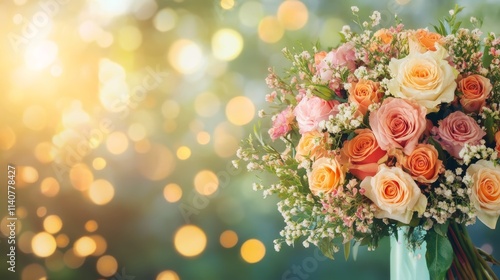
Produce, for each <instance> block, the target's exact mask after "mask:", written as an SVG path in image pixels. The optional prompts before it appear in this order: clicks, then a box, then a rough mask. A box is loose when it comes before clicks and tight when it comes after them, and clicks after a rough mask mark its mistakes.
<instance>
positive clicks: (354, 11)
mask: <svg viewBox="0 0 500 280" xmlns="http://www.w3.org/2000/svg"><path fill="white" fill-rule="evenodd" d="M351 11H352V12H353V13H357V12H359V8H358V7H357V6H352V7H351Z"/></svg>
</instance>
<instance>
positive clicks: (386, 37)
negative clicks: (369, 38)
mask: <svg viewBox="0 0 500 280" xmlns="http://www.w3.org/2000/svg"><path fill="white" fill-rule="evenodd" d="M373 38H375V39H376V41H375V42H372V43H371V45H370V50H371V51H375V50H376V49H378V48H382V47H384V46H387V45H389V44H390V43H391V42H392V38H393V36H392V33H391V32H390V31H389V30H388V29H385V28H382V29H379V30H377V32H375V33H374V34H373Z"/></svg>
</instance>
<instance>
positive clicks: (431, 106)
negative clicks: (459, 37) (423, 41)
mask: <svg viewBox="0 0 500 280" xmlns="http://www.w3.org/2000/svg"><path fill="white" fill-rule="evenodd" d="M446 57H447V53H446V51H445V50H444V49H443V48H442V47H438V49H437V50H436V51H427V52H424V53H419V52H410V54H409V55H408V56H406V57H405V58H402V59H395V58H393V59H392V60H391V62H389V71H390V72H391V75H392V77H393V78H392V79H391V80H390V81H389V84H388V89H389V92H390V93H391V94H392V95H394V96H396V97H399V98H404V99H412V100H414V101H415V102H417V103H418V104H420V105H422V106H423V107H425V108H427V112H428V113H431V112H437V111H438V110H439V105H440V104H441V103H443V102H447V103H449V102H452V101H453V100H454V98H455V89H456V88H457V83H456V82H455V79H456V77H457V75H458V71H457V70H456V69H455V68H453V67H452V66H450V64H449V63H448V61H446V60H445V59H444V58H446Z"/></svg>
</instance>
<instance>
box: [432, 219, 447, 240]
mask: <svg viewBox="0 0 500 280" xmlns="http://www.w3.org/2000/svg"><path fill="white" fill-rule="evenodd" d="M449 224H450V222H449V221H447V222H446V223H444V224H434V231H435V232H436V233H437V234H439V235H441V236H444V237H446V236H448V226H449Z"/></svg>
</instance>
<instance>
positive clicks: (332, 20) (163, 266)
mask: <svg viewBox="0 0 500 280" xmlns="http://www.w3.org/2000/svg"><path fill="white" fill-rule="evenodd" d="M456 3H458V4H460V5H462V6H465V7H466V9H465V11H464V13H463V14H462V18H463V20H464V22H465V23H467V22H468V18H469V17H470V16H475V17H477V18H483V19H484V25H483V27H484V28H483V30H485V31H493V32H496V33H498V31H499V30H498V26H499V23H500V21H499V18H500V1H498V0H481V1H465V0H463V1H458V2H456ZM454 4H455V2H452V1H425V0H388V1H387V0H385V1H368V0H366V1H361V0H356V1H315V0H304V1H298V0H288V1H274V0H261V1H259V0H252V1H243V0H222V1H220V0H175V1H174V0H167V1H161V0H156V1H155V0H141V1H133V0H80V1H69V0H39V1H34V0H33V1H32V0H5V1H2V2H1V3H0V20H1V22H2V27H1V30H0V34H1V35H2V36H1V38H2V44H0V57H1V63H0V71H1V78H0V86H1V91H0V110H1V111H0V162H1V163H2V164H1V165H0V176H3V179H1V181H2V185H1V187H2V189H1V190H0V192H1V196H0V198H1V199H0V218H1V219H2V220H1V228H0V232H1V234H0V235H1V237H2V238H1V239H0V252H1V253H0V260H1V263H2V265H1V266H0V268H1V269H0V278H1V279H23V280H32V279H136V280H139V279H141V280H142V279H156V280H178V279H183V280H191V279H285V280H286V279H288V280H298V279H388V278H389V242H388V240H385V241H384V242H382V244H381V246H380V248H379V249H378V250H376V251H375V252H368V251H366V249H365V248H361V249H360V252H359V254H358V257H357V260H356V261H353V260H352V259H350V260H349V261H348V262H346V261H345V260H344V258H343V255H342V253H339V254H338V256H337V260H335V261H331V260H325V259H324V257H322V256H321V254H320V253H319V252H318V251H317V250H315V249H314V248H309V249H305V248H302V245H301V244H300V243H298V244H297V246H296V247H295V248H283V249H282V251H281V252H279V253H277V252H275V251H274V249H273V243H272V240H273V239H275V238H277V237H278V234H279V231H280V230H281V228H282V227H283V221H282V218H281V216H280V214H279V213H278V212H277V210H276V200H275V199H273V198H268V199H266V200H263V199H262V195H261V193H258V192H253V191H252V187H251V184H252V182H253V181H255V180H256V177H255V176H256V175H259V176H260V177H261V178H264V180H266V178H267V177H266V176H265V175H264V174H248V173H247V172H246V171H244V170H242V169H234V168H233V167H232V165H231V160H233V159H235V151H236V149H237V148H238V144H239V141H240V140H241V139H243V138H244V137H246V135H247V134H249V133H250V132H251V131H252V129H253V124H255V123H256V122H257V121H258V117H256V115H257V111H258V110H260V109H261V108H266V106H267V105H266V104H265V102H264V96H265V94H266V93H269V91H268V90H267V88H266V86H265V82H264V78H265V77H266V75H267V68H268V67H269V66H273V67H275V69H277V70H278V72H279V71H280V70H281V69H284V68H286V67H288V66H289V64H288V63H287V62H286V61H285V59H284V58H283V57H282V55H281V49H282V48H283V47H285V46H286V47H296V48H298V49H301V48H302V47H304V48H306V49H309V48H310V47H311V46H312V45H313V44H314V43H315V42H319V43H320V44H321V46H322V47H323V48H328V47H334V46H336V45H337V44H338V43H339V40H340V37H339V35H338V31H339V30H340V29H341V27H342V26H343V25H345V24H351V26H353V24H352V18H351V12H350V6H352V5H357V6H358V7H359V8H360V10H361V11H360V14H361V15H362V16H364V17H367V16H368V15H370V14H371V12H372V11H373V10H374V9H376V10H378V11H380V12H381V14H382V23H381V26H382V27H389V26H391V25H392V24H393V23H394V21H393V15H394V14H398V15H399V16H400V17H401V18H402V19H403V21H404V23H405V24H406V26H407V27H408V28H419V27H426V26H428V27H431V25H430V24H431V23H436V22H437V19H439V18H442V17H444V16H445V15H447V14H448V10H450V9H452V8H453V6H454ZM265 122H266V120H264V127H265V126H266V125H265ZM7 164H13V165H15V166H16V185H15V186H16V210H17V211H16V217H17V218H18V220H17V221H16V246H17V251H16V272H15V273H12V272H10V271H8V270H7V267H8V265H6V261H7V254H8V253H9V251H8V247H7V245H8V244H7V240H8V239H7V237H8V236H9V234H10V232H9V229H8V227H7V224H8V220H7V217H8V213H7V198H6V197H7V169H8V167H7ZM470 231H471V234H472V235H473V238H474V241H475V242H476V244H477V245H478V246H481V247H482V248H483V249H485V250H487V251H490V252H493V254H494V255H495V256H496V257H497V258H498V257H500V241H499V239H498V236H499V233H500V232H499V230H496V231H493V230H488V229H486V228H485V227H484V226H483V225H481V224H480V223H478V224H477V225H476V226H474V227H472V228H470ZM497 271H498V270H497Z"/></svg>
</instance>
